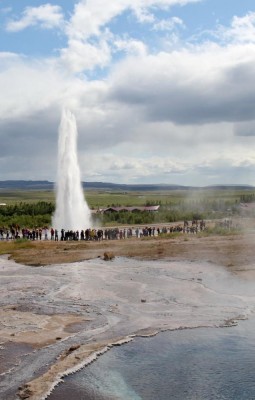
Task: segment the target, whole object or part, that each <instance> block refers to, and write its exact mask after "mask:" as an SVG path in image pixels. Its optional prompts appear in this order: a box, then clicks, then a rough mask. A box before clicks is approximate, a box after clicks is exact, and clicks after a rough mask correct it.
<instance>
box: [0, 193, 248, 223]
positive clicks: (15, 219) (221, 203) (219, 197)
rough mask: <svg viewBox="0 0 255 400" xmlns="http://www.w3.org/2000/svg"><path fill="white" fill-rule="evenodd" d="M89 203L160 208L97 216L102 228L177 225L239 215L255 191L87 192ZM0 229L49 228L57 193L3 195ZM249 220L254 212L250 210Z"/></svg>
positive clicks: (0, 199) (102, 205)
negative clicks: (190, 221) (107, 226)
mask: <svg viewBox="0 0 255 400" xmlns="http://www.w3.org/2000/svg"><path fill="white" fill-rule="evenodd" d="M85 197H86V200H87V202H88V205H89V207H90V208H91V209H94V210H97V209H100V208H106V207H110V206H145V205H160V210H159V212H157V213H148V212H147V213H141V212H140V213H127V212H126V213H123V212H122V213H115V214H114V215H113V214H108V215H104V216H97V219H98V222H99V223H101V224H102V225H109V224H123V223H126V224H135V223H138V224H141V223H153V222H160V223H162V222H174V221H178V220H184V219H187V220H191V219H206V218H210V219H212V218H224V217H229V216H235V215H240V214H241V213H242V212H243V209H241V208H240V203H241V202H245V203H252V202H254V201H255V191H254V190H236V189H217V190H213V189H201V190H198V189H196V190H162V191H151V192H145V191H140V192H138V191H137V192H134V191H128V192H121V191H104V190H87V191H86V193H85ZM0 203H5V204H6V206H0V226H10V225H11V224H19V225H22V226H23V225H26V226H29V227H32V226H41V225H48V224H50V221H51V215H52V212H53V210H54V207H55V193H54V191H52V190H26V191H25V190H8V191H4V190H3V189H2V190H1V191H0ZM246 213H247V215H248V216H254V210H253V209H252V208H250V209H249V210H248V209H247V212H246Z"/></svg>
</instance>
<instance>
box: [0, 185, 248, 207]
mask: <svg viewBox="0 0 255 400" xmlns="http://www.w3.org/2000/svg"><path fill="white" fill-rule="evenodd" d="M254 194H255V190H252V189H251V190H245V189H243V190H242V189H241V190H240V189H239V190H237V189H234V188H233V189H215V190H214V189H196V190H194V189H192V190H166V191H165V190H162V191H150V192H147V191H139V192H138V191H137V192H135V191H129V192H118V191H104V190H91V189H90V190H87V191H86V192H85V197H86V200H87V202H88V204H89V206H90V207H91V208H98V207H108V206H112V205H120V206H143V205H146V203H155V204H162V205H166V204H170V205H171V204H172V205H178V204H180V203H182V202H190V203H194V204H195V203H197V202H199V201H200V202H201V201H204V202H225V203H229V204H230V205H231V204H235V203H236V202H240V199H241V198H242V196H252V195H254ZM38 201H46V202H55V193H54V191H53V190H8V191H7V190H3V189H1V190H0V203H6V204H9V205H12V204H16V203H19V202H27V203H35V202H38Z"/></svg>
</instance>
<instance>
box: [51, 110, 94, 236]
mask: <svg viewBox="0 0 255 400" xmlns="http://www.w3.org/2000/svg"><path fill="white" fill-rule="evenodd" d="M77 135H78V132H77V126H76V120H75V117H74V115H73V114H72V113H71V112H70V111H68V110H63V112H62V118H61V122H60V126H59V141H58V178H57V195H56V211H55V214H54V217H53V221H52V226H53V227H54V228H57V229H58V230H60V229H62V228H63V229H65V230H68V229H69V230H71V229H72V230H77V229H78V230H81V229H86V228H89V227H91V213H90V210H89V207H88V205H87V203H86V201H85V199H84V194H83V189H82V186H81V178H80V169H79V164H78V157H77Z"/></svg>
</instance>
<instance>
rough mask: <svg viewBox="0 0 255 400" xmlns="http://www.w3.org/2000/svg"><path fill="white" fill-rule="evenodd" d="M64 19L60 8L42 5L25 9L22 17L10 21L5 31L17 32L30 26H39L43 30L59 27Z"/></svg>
mask: <svg viewBox="0 0 255 400" xmlns="http://www.w3.org/2000/svg"><path fill="white" fill-rule="evenodd" d="M63 20H64V17H63V13H62V9H61V7H60V6H57V5H52V4H49V3H48V4H43V5H41V6H38V7H26V8H25V10H24V11H23V13H22V17H21V18H20V19H16V20H10V21H9V22H8V23H7V25H6V29H7V31H8V32H19V31H22V30H24V29H26V28H28V27H30V26H39V27H41V28H43V29H53V28H56V27H60V26H61V24H62V23H63Z"/></svg>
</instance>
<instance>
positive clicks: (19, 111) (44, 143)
mask: <svg viewBox="0 0 255 400" xmlns="http://www.w3.org/2000/svg"><path fill="white" fill-rule="evenodd" d="M192 2H195V0H194V1H188V0H187V1H184V0H183V1H178V0H133V1H131V0H118V1H112V2H109V5H107V7H104V5H105V2H104V1H103V0H87V1H80V2H78V3H77V4H76V6H75V8H74V12H73V14H72V16H71V18H70V20H69V21H64V24H63V16H62V10H61V8H60V7H58V6H56V7H58V8H57V9H54V10H55V11H54V10H53V9H51V11H50V10H49V12H48V15H50V13H51V15H52V16H54V15H55V16H56V20H54V18H53V20H52V21H55V22H50V24H49V25H48V27H49V26H52V27H53V26H60V24H61V27H62V28H63V32H64V33H65V34H66V45H65V46H63V47H62V48H60V49H59V53H54V57H51V58H47V59H43V58H42V59H40V60H39V59H32V58H30V57H26V56H23V57H21V56H17V55H16V54H14V53H11V52H5V53H0V85H1V91H2V94H3V95H2V97H1V99H0V140H1V146H0V168H1V171H5V176H6V177H7V176H8V178H11V177H12V178H13V179H15V178H22V177H23V178H24V177H26V178H30V179H34V178H35V179H36V178H38V177H39V176H40V177H42V179H54V177H55V176H54V174H55V172H54V171H55V170H56V165H55V162H56V159H55V158H56V153H57V149H56V147H57V131H58V123H59V119H60V112H61V107H62V106H63V105H65V106H67V107H69V108H70V109H71V110H72V111H73V112H74V114H75V115H76V118H77V125H78V131H79V139H78V141H79V158H80V163H81V169H82V171H83V179H84V180H86V179H89V180H93V179H96V180H97V179H98V177H100V180H104V181H107V180H108V181H114V182H118V181H121V182H126V183H128V182H139V181H140V182H141V181H142V182H155V183H156V182H165V183H169V182H171V183H182V184H196V183H197V182H199V184H200V185H205V184H211V183H221V182H222V183H224V182H225V183H236V182H238V180H239V179H240V181H243V182H245V183H252V182H253V173H252V171H254V167H255V151H253V150H252V149H253V144H254V143H253V139H254V136H255V135H254V132H255V130H254V129H255V123H254V109H255V94H254V91H253V87H252V84H251V82H253V81H254V79H255V72H254V62H255V44H254V42H253V40H252V36H251V32H252V29H253V18H252V15H251V14H248V15H247V16H246V17H242V18H239V19H238V18H237V17H235V18H234V19H233V21H232V24H231V26H229V27H228V28H227V27H225V28H224V30H223V29H222V28H220V29H217V30H216V31H215V37H216V36H217V35H221V40H220V41H216V39H215V37H214V39H213V38H212V39H211V41H208V40H207V41H206V42H204V43H201V42H200V43H198V42H194V41H193V43H192V44H191V43H188V41H187V42H186V43H185V44H181V43H179V47H177V46H176V48H175V49H174V50H173V49H171V50H169V49H166V48H164V49H162V48H155V47H154V46H153V48H151V47H150V43H149V42H147V41H146V37H145V36H146V35H144V36H141V37H132V34H131V32H127V33H125V32H122V33H121V34H118V35H117V34H114V33H113V32H114V31H113V29H112V26H111V25H110V22H114V20H117V18H118V17H119V16H121V17H123V14H124V12H125V13H126V14H128V17H129V18H131V19H132V18H133V19H132V21H133V20H135V21H136V23H139V24H142V29H147V30H148V31H149V32H153V34H155V35H157V34H158V32H159V35H161V34H162V31H164V32H166V31H167V30H168V31H169V32H170V33H171V32H172V30H174V29H175V28H176V27H181V28H182V27H185V21H182V20H180V19H178V18H176V17H175V18H171V19H164V18H163V19H162V20H161V21H160V20H158V19H157V18H156V14H157V13H155V10H156V9H158V8H161V9H163V8H165V7H167V8H169V7H171V6H172V5H176V4H179V5H185V4H187V3H192ZM52 7H53V6H52ZM31 9H33V10H36V11H37V12H38V13H37V14H36V13H35V14H36V15H37V17H36V16H35V14H33V16H31V15H32V14H29V13H28V10H31ZM39 9H40V7H37V8H34V7H33V8H31V7H30V8H26V10H25V11H24V14H23V15H22V18H21V19H19V20H16V21H13V22H16V23H17V25H15V24H14V25H9V28H10V27H11V26H12V28H11V29H10V30H13V31H15V30H16V31H17V30H21V29H25V27H28V26H31V25H40V26H41V27H42V26H44V23H46V20H47V21H48V22H49V21H50V19H47V18H46V17H45V18H43V17H42V16H41V17H40V18H41V19H40V18H39V14H40V13H39V11H38V10H39ZM46 14H47V13H46ZM46 14H45V15H46ZM29 15H30V19H29V18H28V16H29ZM40 15H42V14H40ZM57 16H59V17H57ZM26 18H27V19H26ZM57 21H58V22H57ZM18 22H19V24H20V25H19V24H18ZM157 24H158V25H157ZM153 26H154V30H153ZM220 32H221V33H220ZM239 37H240V40H239V39H238V38H239ZM241 37H242V38H243V39H242V40H241ZM227 38H228V39H227ZM230 38H231V39H230ZM244 38H245V40H244ZM154 44H155V42H154ZM104 68H105V70H104V71H103V69H104ZM107 68H108V69H107ZM98 69H101V71H103V72H102V74H101V75H100V74H96V73H95V75H94V76H93V79H91V80H90V76H91V75H92V73H93V71H97V70H98ZM90 74H91V75H90ZM6 166H8V168H7V167H6ZM32 166H33V168H32ZM34 166H38V168H37V169H36V168H34ZM42 167H43V168H42ZM7 169H8V171H7ZM17 171H19V172H18V173H17ZM231 171H232V172H231ZM232 173H233V176H232V175H231V174H232ZM245 173H246V175H245ZM224 174H225V175H226V178H225V177H224ZM224 179H226V181H224ZM223 181H224V182H223Z"/></svg>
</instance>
